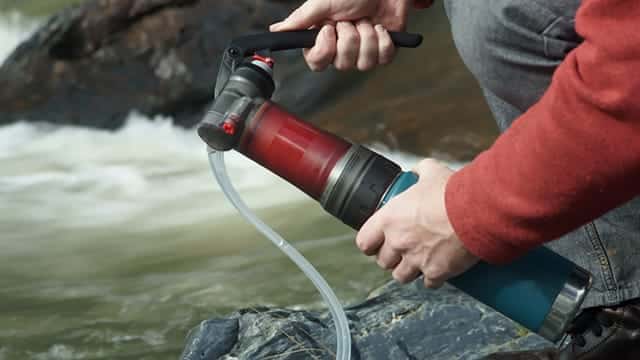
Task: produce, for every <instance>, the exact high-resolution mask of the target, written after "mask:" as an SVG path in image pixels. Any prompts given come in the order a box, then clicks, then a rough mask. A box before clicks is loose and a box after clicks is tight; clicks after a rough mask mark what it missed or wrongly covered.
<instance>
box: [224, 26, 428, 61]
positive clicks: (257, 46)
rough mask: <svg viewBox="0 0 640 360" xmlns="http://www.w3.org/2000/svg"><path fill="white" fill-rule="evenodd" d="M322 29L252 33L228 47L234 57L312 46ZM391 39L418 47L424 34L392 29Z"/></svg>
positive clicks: (401, 43)
mask: <svg viewBox="0 0 640 360" xmlns="http://www.w3.org/2000/svg"><path fill="white" fill-rule="evenodd" d="M319 31H320V30H318V29H312V30H299V31H284V32H266V33H260V34H251V35H246V36H241V37H239V38H236V39H234V40H233V41H232V42H231V44H230V45H229V47H228V49H229V50H228V51H229V55H231V56H232V57H234V58H237V57H245V56H249V55H252V54H253V53H255V52H256V51H260V50H272V51H279V50H291V49H302V48H310V47H313V45H314V44H315V42H316V37H317V36H318V33H319ZM389 35H390V36H391V40H392V41H393V43H394V44H395V45H396V46H398V47H406V48H416V47H418V46H420V44H422V35H420V34H412V33H407V32H394V31H390V32H389Z"/></svg>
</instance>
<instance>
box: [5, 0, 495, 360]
mask: <svg viewBox="0 0 640 360" xmlns="http://www.w3.org/2000/svg"><path fill="white" fill-rule="evenodd" d="M123 1H124V0H123ZM127 1H129V0H127ZM163 1H164V0H163ZM80 2H81V1H79V0H76V1H74V0H55V1H54V0H0V63H2V62H5V64H4V65H3V67H2V68H0V88H1V89H2V90H0V91H1V92H3V93H4V94H0V98H2V99H3V100H2V99H0V104H1V105H0V106H1V107H0V124H1V125H0V359H175V358H177V357H178V356H179V354H180V352H181V350H182V347H183V345H184V339H185V336H186V334H187V332H188V331H189V329H190V328H192V327H194V326H196V325H197V324H198V323H199V322H200V321H202V320H204V319H206V318H211V317H216V316H225V315H227V314H229V313H230V312H233V311H235V310H238V309H240V308H251V307H255V306H278V307H292V308H297V309H322V308H323V306H324V305H323V304H322V302H321V299H320V297H319V295H317V294H316V292H315V289H314V288H313V286H312V285H311V284H310V283H309V282H308V281H307V279H306V278H305V277H304V276H303V274H302V273H300V272H299V271H298V270H297V268H296V267H295V266H294V265H293V264H292V263H291V262H290V261H289V260H288V259H287V258H285V257H284V255H282V254H281V253H280V252H279V250H277V249H276V248H274V247H273V246H272V245H271V243H269V242H268V241H267V240H266V239H264V238H263V237H262V236H260V235H259V234H257V233H256V231H255V230H254V229H253V228H251V227H250V226H248V225H247V224H246V223H244V222H243V221H242V220H241V219H239V217H238V215H236V213H235V210H233V209H232V207H231V206H230V205H229V204H228V203H227V202H226V200H225V199H224V197H223V195H222V194H221V193H220V191H219V189H218V186H217V184H216V183H215V181H214V179H213V177H212V176H211V172H210V169H209V166H208V163H207V158H206V153H205V148H204V145H203V144H202V143H201V141H200V140H199V138H198V137H197V136H196V134H195V132H194V130H193V129H192V128H190V126H188V123H189V120H184V121H183V120H182V119H183V118H184V119H188V118H189V117H188V116H183V115H182V112H180V111H173V110H167V111H162V109H175V106H174V107H164V108H163V107H156V108H153V107H152V108H151V109H160V110H158V111H152V110H149V109H145V108H141V109H138V108H137V107H136V106H131V108H130V109H129V111H127V112H126V113H123V114H122V116H121V120H118V121H117V124H116V125H113V124H111V125H105V126H100V124H101V123H99V122H98V124H96V121H94V120H95V119H92V116H87V115H86V114H84V113H81V112H80V110H78V111H75V110H74V109H82V107H83V106H85V105H86V102H87V101H93V99H98V100H101V101H108V99H110V98H116V97H117V96H120V95H121V94H118V92H117V91H115V90H114V91H113V92H112V93H100V95H99V96H97V95H92V97H91V99H90V100H87V99H86V98H84V97H83V94H87V93H89V92H91V91H94V90H92V87H91V86H94V87H95V88H98V89H101V90H100V91H106V90H104V89H108V86H107V85H105V86H102V84H100V83H95V84H94V83H90V82H91V81H93V80H91V79H92V78H89V80H87V81H88V82H84V83H83V85H82V86H79V85H77V84H78V81H79V80H77V79H76V80H74V81H76V82H75V83H74V84H76V85H74V89H75V90H74V91H75V92H70V93H69V94H71V95H69V96H67V97H64V98H63V99H62V100H60V98H59V97H55V96H58V93H61V92H62V90H60V91H58V92H52V93H54V95H55V96H54V95H38V98H37V101H35V100H34V101H31V100H32V99H31V98H29V97H28V96H23V95H21V94H19V93H17V91H12V90H10V89H13V88H12V86H14V83H16V82H18V80H16V79H19V76H22V77H26V78H29V79H30V80H28V81H29V82H30V83H29V84H31V85H29V86H31V87H30V88H28V87H27V88H26V89H28V90H29V92H28V94H40V92H39V91H44V90H43V89H56V88H55V86H58V85H55V84H54V85H55V86H54V85H51V84H50V82H51V81H53V80H50V79H49V80H46V81H45V80H40V79H41V78H40V77H42V78H43V79H48V78H47V76H48V75H49V74H50V73H57V70H59V69H62V70H60V72H62V73H64V74H70V73H72V71H74V70H73V69H75V66H81V65H82V66H85V67H87V66H91V64H100V66H96V67H91V69H92V70H91V71H84V70H83V72H84V73H92V71H95V72H100V71H102V69H104V68H105V66H104V63H99V61H103V60H101V59H104V58H105V57H104V56H106V55H104V54H103V55H101V56H102V57H101V58H99V57H97V55H92V56H93V57H87V56H84V54H83V53H80V54H79V55H78V53H74V54H76V55H74V56H73V57H67V58H64V59H60V58H58V59H57V60H56V61H55V62H53V65H52V67H51V69H53V70H51V71H45V72H44V73H46V74H45V75H46V76H45V75H42V74H40V73H38V72H31V71H26V70H25V71H24V73H20V74H18V73H19V71H17V70H15V67H12V66H14V64H18V65H20V64H22V65H20V66H22V68H20V69H29V67H28V66H30V65H28V64H32V63H34V62H38V64H42V63H43V61H45V60H43V59H44V57H47V56H52V55H51V54H52V53H53V52H51V51H49V52H48V53H44V55H43V54H40V53H39V52H38V51H39V50H38V46H40V45H38V44H43V45H42V46H45V45H46V44H47V43H46V41H49V40H48V39H46V36H40V37H39V38H40V40H38V41H41V42H37V41H35V40H33V39H32V40H30V41H31V42H30V44H31V45H29V46H25V47H23V48H22V50H21V51H22V53H18V54H17V55H14V56H10V55H11V53H12V52H13V51H14V49H15V48H16V46H18V45H19V44H20V43H21V42H22V41H24V40H27V39H29V38H30V37H31V36H32V34H36V33H37V32H38V31H40V32H39V34H42V33H43V30H42V29H43V28H42V26H43V25H44V24H47V26H49V27H51V28H53V27H54V25H51V23H47V18H48V16H50V15H52V14H54V13H56V12H57V11H60V10H61V9H63V8H64V7H66V6H67V5H69V4H72V3H80ZM116 2H117V0H116V1H111V3H116ZM178 2H179V1H178ZM250 2H251V3H255V4H257V5H255V6H257V7H258V8H259V9H261V8H260V6H262V5H261V4H263V3H267V1H264V0H253V1H250ZM93 3H101V5H100V6H108V5H109V3H110V1H93ZM179 3H181V4H180V6H185V7H189V6H192V4H191V3H198V1H182V2H179ZM286 3H287V5H286V6H288V7H291V6H295V3H296V2H295V1H292V2H286ZM234 4H237V2H236V3H233V2H232V1H222V0H221V1H219V2H217V5H216V8H215V11H216V13H215V14H213V15H212V18H213V19H217V17H220V16H222V17H223V18H231V19H233V17H234V16H239V15H238V14H237V11H238V10H237V9H236V8H234V7H233V6H236V5H234ZM95 6H98V5H95ZM202 6H204V5H202ZM225 6H226V7H228V8H229V12H227V10H226V8H225ZM264 6H265V7H267V8H268V6H270V5H264ZM278 6H280V5H278ZM248 9H250V8H248ZM232 10H233V11H232ZM78 11H79V10H78ZM180 11H182V10H180ZM185 11H188V9H187V10H185ZM97 13H98V14H99V12H97ZM86 14H87V13H82V11H80V14H79V15H77V16H80V17H82V16H88V15H86ZM74 16H75V15H74ZM205 16H208V15H206V14H205ZM62 19H64V17H62ZM60 21H62V20H60ZM74 24H75V25H74V26H80V25H78V24H83V23H82V22H75V23H74ZM56 26H58V25H56ZM127 26H129V25H128V24H127ZM207 26H213V27H214V30H215V26H216V21H215V20H212V23H211V24H209V25H207ZM39 29H40V30H39ZM65 29H66V28H65ZM71 29H72V30H73V29H75V28H73V27H72V28H71ZM109 29H111V28H109ZM122 29H124V30H122ZM127 29H128V28H117V29H116V30H113V29H112V30H113V31H114V33H116V32H119V33H118V34H124V33H125V32H126V31H128V30H127ZM240 30H241V29H240ZM240 30H238V31H240ZM409 30H410V31H413V32H421V33H423V34H424V35H425V43H424V45H423V46H422V47H421V48H420V49H418V50H402V51H401V52H400V54H399V56H398V58H397V60H396V61H395V62H394V64H392V65H391V66H387V67H384V68H381V69H378V70H375V71H373V72H371V73H367V74H341V75H336V74H335V73H334V74H333V75H330V74H325V75H317V76H325V78H322V79H330V80H327V81H326V82H322V81H318V82H312V83H309V81H307V80H305V81H304V82H305V83H306V87H307V88H306V89H305V91H312V92H313V93H318V94H324V95H323V96H321V98H318V99H314V100H313V101H312V102H311V103H310V104H307V106H306V108H305V109H301V110H300V113H301V114H303V115H304V116H305V118H307V119H309V120H310V121H313V122H315V123H316V124H318V125H320V126H322V127H324V128H326V129H329V130H331V131H334V132H336V133H338V134H340V135H342V136H345V137H348V138H350V139H352V140H354V141H358V142H363V143H366V144H369V145H371V146H373V147H374V148H376V149H378V150H379V151H381V152H383V153H384V154H386V155H388V156H391V157H392V158H394V159H395V160H397V161H398V162H399V163H401V164H402V165H404V166H406V167H411V166H412V165H413V164H415V163H416V162H417V161H418V160H419V159H420V158H422V157H425V156H433V157H437V158H439V159H442V160H444V161H447V162H448V163H449V164H451V165H452V166H460V165H462V164H464V163H465V162H468V161H470V160H471V159H473V157H474V156H475V155H477V154H478V153H479V152H480V151H482V150H483V149H486V148H487V147H488V146H490V144H491V143H492V141H493V140H494V139H495V137H496V134H497V130H496V127H495V125H494V124H493V121H492V119H491V116H490V115H489V113H488V111H487V109H486V106H485V104H484V102H483V99H482V97H481V95H480V92H479V90H478V88H477V85H476V83H475V82H474V80H473V79H472V78H471V76H470V74H469V73H468V72H467V70H466V69H465V68H464V66H463V64H462V63H461V61H460V60H459V58H458V56H457V54H456V52H455V48H454V46H453V43H452V40H451V35H450V32H449V28H448V24H447V21H446V17H445V15H444V10H443V9H442V4H441V3H438V4H437V5H436V6H434V8H432V9H430V10H425V11H421V12H419V13H416V14H414V15H413V17H412V19H411V23H410V26H409ZM65 31H66V33H65V34H69V33H70V31H71V30H68V29H67V30H65ZM74 31H75V30H74ZM85 35H86V34H85ZM91 35H92V34H89V36H91ZM237 35H240V33H237V34H235V35H234V36H237ZM96 36H97V35H96ZM118 36H120V38H122V37H123V36H124V35H118ZM194 36H195V35H194ZM222 37H223V40H224V41H229V40H230V39H229V38H228V36H227V35H225V36H222ZM43 39H44V40H43ZM110 39H116V40H114V42H113V43H115V42H117V41H118V39H119V38H118V37H117V36H116V37H113V38H110ZM73 40H74V41H81V40H82V41H88V40H86V39H81V40H78V39H76V38H73ZM212 41H213V40H212ZM216 41H217V40H216ZM34 44H35V45H38V46H34ZM62 44H68V43H65V42H62ZM101 44H102V45H101V46H103V47H104V48H107V47H108V45H105V44H107V42H102V43H101ZM109 44H111V42H109ZM69 46H70V45H69ZM163 46H164V45H163ZM56 49H58V50H60V46H58V47H56ZM63 50H64V49H63ZM220 50H221V49H220ZM180 51H182V50H180ZM185 51H186V50H185ZM212 51H214V50H212ZM33 54H36V55H33ZM117 54H118V53H117V52H116V55H117ZM29 56H35V57H36V58H37V59H36V60H29V61H27V60H22V59H28V58H29ZM38 56H40V57H38ZM83 56H84V57H83ZM110 56H112V55H110ZM180 56H183V55H182V53H181V52H178V55H177V57H178V58H180ZM289 58H294V60H292V61H294V62H295V61H297V62H298V63H300V60H301V56H300V54H299V52H296V53H295V54H293V55H290V56H289ZM38 59H39V60H38ZM110 59H112V58H110ZM127 59H129V58H127V57H121V58H119V60H118V61H120V62H119V63H118V64H119V65H118V66H121V67H122V68H123V69H124V68H125V66H126V61H128V60H127ZM109 61H112V60H109ZM112 63H113V61H112V62H110V64H112ZM185 63H186V64H187V70H189V69H191V68H192V67H191V65H190V63H188V62H185ZM24 64H27V65H24ZM205 65H206V64H205ZM214 65H216V66H217V64H214ZM299 65H300V64H298V65H296V66H299ZM16 66H17V65H16ZM194 66H195V65H194ZM199 66H203V67H205V68H206V66H204V65H202V64H200V65H199ZM212 66H213V65H212ZM292 66H293V65H292ZM283 67H285V66H284V65H283ZM65 69H70V70H65ZM83 69H84V68H83ZM65 71H66V73H65ZM123 71H125V70H123ZM215 73H216V69H215V68H212V69H211V74H213V76H215ZM125 75H126V74H125ZM65 76H66V75H65ZM69 76H70V75H69ZM69 76H67V77H66V78H64V77H63V79H68V78H69ZM75 76H76V77H77V76H80V75H78V74H76V75H75ZM96 76H97V75H96ZM289 76H291V77H292V80H291V82H288V80H287V79H284V80H281V81H280V84H279V85H280V86H281V87H286V86H287V84H293V83H294V81H295V80H296V79H294V77H296V76H302V75H297V73H292V74H290V75H289ZM304 76H306V75H304ZM314 76H315V75H314ZM194 77H195V76H194ZM328 77H330V78H328ZM132 79H133V75H132ZM136 79H137V78H135V79H134V80H132V81H130V82H129V83H132V84H133V85H131V86H133V88H134V91H137V93H136V94H134V95H127V96H128V98H129V99H137V98H135V96H138V95H140V96H142V95H145V93H146V92H147V91H146V90H145V86H146V85H144V84H146V83H144V82H143V80H140V83H136V82H135V81H138V80H136ZM20 81H22V80H20ZM56 81H57V80H56ZM60 81H62V80H60ZM94 82H95V81H94ZM33 84H35V85H33ZM187 84H189V83H187ZM211 85H212V84H211ZM21 86H22V85H21ZM60 86H62V85H60ZM65 86H66V85H65ZM150 86H152V88H153V89H156V88H158V86H156V85H153V84H152V85H150ZM314 86H317V87H318V88H317V89H315V88H313V87H314ZM138 87H139V88H138ZM320 87H322V88H320ZM185 88H187V89H188V88H189V86H185ZM291 88H292V91H291V92H292V93H295V92H296V91H298V88H297V87H295V86H291ZM136 89H137V90H136ZM316 90H317V91H316ZM109 91H111V90H109ZM154 91H155V90H154ZM34 96H35V95H34ZM60 96H62V95H60ZM287 96H288V95H287V93H283V94H281V95H280V97H281V98H282V99H283V101H284V102H285V103H286V102H287V101H290V102H293V103H295V102H296V101H297V100H296V99H293V100H291V99H290V98H287ZM30 99H31V100H30ZM30 101H31V102H30ZM136 101H137V100H136ZM54 103H55V104H56V106H57V108H56V109H58V108H62V109H63V110H60V111H57V110H56V111H54V110H51V109H50V108H49V107H47V106H53V105H51V104H54ZM127 106H128V105H127ZM292 106H293V105H292ZM16 109H18V110H16ZM36 110H37V111H40V112H39V113H37V112H35V111H36ZM74 111H75V112H74ZM67 112H72V114H71V115H68V116H67V115H65V114H67ZM27 113H28V114H29V115H25V114H27ZM16 114H17V115H16ZM33 114H36V115H33ZM49 114H50V117H49ZM74 116H76V117H77V118H78V119H80V120H73V121H66V120H65V119H67V118H69V119H71V118H73V117H74ZM96 117H98V114H97V112H96ZM60 119H62V120H60ZM74 119H75V118H74ZM118 119H120V118H118ZM228 166H229V168H230V169H229V171H230V173H231V177H232V180H233V181H234V184H235V185H236V186H237V187H238V188H239V190H240V192H241V194H242V195H243V196H244V197H245V199H246V201H247V202H248V204H249V205H250V206H251V207H252V208H254V209H256V210H257V212H258V213H259V215H260V216H261V217H262V218H264V219H265V220H266V222H267V223H269V224H271V225H272V226H274V227H275V229H276V230H278V231H279V232H280V233H281V234H283V235H284V237H285V238H286V239H288V240H290V241H291V242H292V243H294V245H295V246H296V247H297V248H298V249H299V250H300V251H301V252H302V253H303V254H304V255H305V256H307V257H308V258H309V260H310V261H311V262H312V263H313V264H314V265H315V266H316V267H317V269H318V270H319V271H320V273H322V274H323V275H324V276H326V278H327V281H328V282H329V284H331V285H332V286H333V287H334V290H335V291H336V293H337V295H338V296H339V298H340V299H341V300H342V301H343V302H344V303H345V304H353V303H356V302H358V301H361V300H363V299H364V298H365V297H366V295H367V293H368V292H369V291H370V290H372V289H373V288H375V287H377V286H379V285H381V284H383V283H384V282H385V281H387V280H388V279H389V278H390V277H389V275H388V274H385V273H383V272H382V271H380V270H379V269H378V267H377V266H376V265H375V263H374V262H373V261H372V260H371V259H368V258H366V257H364V256H362V255H361V254H360V253H359V252H358V251H357V250H356V248H355V246H354V245H353V240H354V237H355V233H354V232H353V231H352V230H350V229H349V228H347V227H346V226H344V225H342V224H340V223H338V222H337V221H335V220H333V219H332V218H331V217H330V216H329V215H327V214H326V213H324V211H323V210H322V209H321V208H320V206H319V205H317V204H315V203H313V202H312V201H310V200H308V199H307V198H306V197H305V195H304V194H302V193H300V192H299V191H298V190H296V189H295V188H293V187H292V186H290V185H288V184H286V183H284V182H283V181H281V180H279V179H277V178H275V177H274V176H273V175H271V174H269V173H267V172H266V171H264V170H262V169H261V168H259V167H258V166H256V165H255V164H253V163H251V162H250V161H248V160H245V159H243V158H241V157H240V156H238V155H237V154H229V157H228Z"/></svg>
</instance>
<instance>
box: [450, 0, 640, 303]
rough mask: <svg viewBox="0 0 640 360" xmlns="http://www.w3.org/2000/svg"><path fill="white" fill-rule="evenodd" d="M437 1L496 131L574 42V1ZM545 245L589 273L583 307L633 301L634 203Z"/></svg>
mask: <svg viewBox="0 0 640 360" xmlns="http://www.w3.org/2000/svg"><path fill="white" fill-rule="evenodd" d="M444 3H445V9H446V11H447V15H448V16H449V20H450V22H451V28H452V31H453V37H454V41H455V44H456V47H457V48H458V51H459V52H460V55H461V56H462V59H463V61H464V62H465V64H466V65H467V67H468V68H469V70H470V71H471V72H472V73H473V75H474V76H475V78H476V79H477V81H478V83H479V84H480V87H481V88H482V91H483V93H484V95H485V97H486V99H487V102H488V104H489V107H490V109H491V111H492V112H493V115H494V117H495V119H496V121H497V123H498V126H499V127H500V128H501V130H505V129H506V128H507V127H509V125H510V124H511V123H512V122H513V121H514V119H516V118H517V117H519V116H520V115H521V114H522V113H523V112H524V111H526V110H527V109H528V108H529V107H531V106H532V105H533V104H535V103H536V102H537V101H538V99H540V97H541V96H542V94H543V93H544V92H545V90H546V89H547V87H548V86H549V84H550V82H551V76H552V74H553V72H554V70H555V69H556V67H557V66H558V65H559V64H560V62H562V60H563V59H564V58H565V56H566V55H567V53H569V52H570V51H571V50H573V49H574V48H575V47H576V46H578V45H579V44H580V42H581V41H582V39H581V38H580V36H579V35H578V34H576V32H575V26H574V25H575V21H574V18H575V14H576V10H577V9H578V7H579V6H580V0H444ZM603 31H606V30H604V29H603ZM603 130H604V131H606V130H605V129H603ZM567 141H580V139H567ZM523 181H526V180H525V179H523ZM550 240H551V239H550ZM547 246H549V247H550V248H551V249H553V250H554V251H556V252H557V253H559V254H561V255H563V256H565V257H567V258H569V259H571V260H572V261H573V262H575V263H576V264H578V265H580V266H582V267H584V268H585V269H587V270H588V271H589V272H591V274H592V275H593V277H594V284H593V287H592V289H591V291H590V293H589V295H588V296H587V299H586V300H585V303H584V306H585V307H591V306H601V305H615V304H618V303H620V302H623V301H625V300H630V299H634V298H639V297H640V198H636V199H634V200H632V201H631V202H629V203H627V204H625V205H623V206H621V207H619V208H617V209H615V210H612V211H610V212H609V213H607V214H606V215H604V216H602V217H600V218H598V219H596V220H594V221H593V222H591V223H589V224H587V225H585V226H583V227H581V228H579V229H577V230H575V231H573V232H572V233H569V234H567V235H565V236H563V237H561V238H560V239H557V240H555V241H553V242H551V243H549V244H548V245H547Z"/></svg>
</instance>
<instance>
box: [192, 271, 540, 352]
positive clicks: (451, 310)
mask: <svg viewBox="0 0 640 360" xmlns="http://www.w3.org/2000/svg"><path fill="white" fill-rule="evenodd" d="M346 312H347V317H348V318H349V320H350V326H351V334H352V341H353V347H352V359H354V360H359V359H367V360H369V359H372V360H377V359H379V360H383V359H384V360H387V359H397V360H405V359H406V360H413V359H437V360H447V359H470V360H471V359H480V358H482V357H483V356H486V355H488V354H491V353H493V352H496V351H503V350H504V351H507V350H520V349H532V348H541V347H546V346H549V345H550V344H549V343H548V342H546V341H545V340H543V339H542V338H540V337H539V336H537V335H534V334H531V333H527V332H526V331H525V330H524V329H523V328H522V327H520V326H518V325H516V324H515V323H513V322H512V321H510V320H508V319H506V318H505V317H503V316H501V315H500V314H498V313H496V312H494V311H492V310H490V309H488V308H486V307H485V306H483V305H481V304H480V303H478V302H476V301H474V300H473V299H471V298H469V297H467V296H465V295H463V294H461V293H460V292H459V291H458V290H456V289H454V288H452V287H444V288H442V289H440V290H437V291H432V290H427V289H425V288H424V287H423V286H422V285H421V281H420V280H418V281H416V282H415V283H413V284H410V285H407V286H401V285H399V284H397V283H395V282H392V283H390V284H388V285H386V286H385V287H383V288H381V289H379V290H377V291H376V292H374V293H373V294H372V295H371V296H370V297H369V299H368V300H366V301H364V302H363V303H361V304H358V305H355V306H351V307H349V308H348V309H346ZM335 341H336V339H335V334H334V330H333V323H332V321H331V317H330V315H329V314H328V313H326V312H322V313H320V312H307V311H293V310H287V309H271V308H258V309H250V310H240V311H238V312H235V313H234V314H232V315H230V316H229V317H227V318H223V319H212V320H206V321H203V322H202V323H201V324H200V326H198V327H197V328H195V329H193V330H192V332H191V333H190V334H189V337H188V340H187V346H186V348H185V350H184V353H183V355H182V359H183V360H196V359H200V360H212V359H287V360H294V359H333V358H335V354H334V352H335Z"/></svg>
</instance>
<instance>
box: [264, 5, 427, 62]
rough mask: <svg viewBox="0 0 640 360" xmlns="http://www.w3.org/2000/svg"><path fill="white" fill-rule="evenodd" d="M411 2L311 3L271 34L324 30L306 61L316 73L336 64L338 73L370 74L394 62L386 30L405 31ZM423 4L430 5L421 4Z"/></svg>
mask: <svg viewBox="0 0 640 360" xmlns="http://www.w3.org/2000/svg"><path fill="white" fill-rule="evenodd" d="M410 3H411V1H410V0H308V1H307V2H305V3H304V4H302V6H300V7H299V8H298V9H296V10H295V11H294V12H292V13H291V15H289V17H288V18H286V19H285V20H284V21H282V22H279V23H276V24H273V25H271V28H270V30H271V31H288V30H304V29H308V28H311V27H317V28H321V30H320V33H319V34H318V37H317V39H316V44H315V46H314V47H313V48H311V49H308V50H305V52H304V53H305V59H306V60H307V63H308V64H309V67H310V68H311V69H312V70H314V71H321V70H324V69H325V68H326V67H327V66H329V65H330V64H334V65H335V67H336V68H337V69H339V70H349V69H353V68H357V69H359V70H362V71H366V70H370V69H372V68H374V67H375V66H377V65H383V64H388V63H390V62H391V61H392V60H393V57H394V54H395V47H394V45H393V42H392V41H391V37H390V36H389V33H388V32H387V30H391V31H402V30H404V29H405V26H406V23H407V13H408V11H409V7H410ZM421 3H430V1H428V0H422V1H421Z"/></svg>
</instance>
